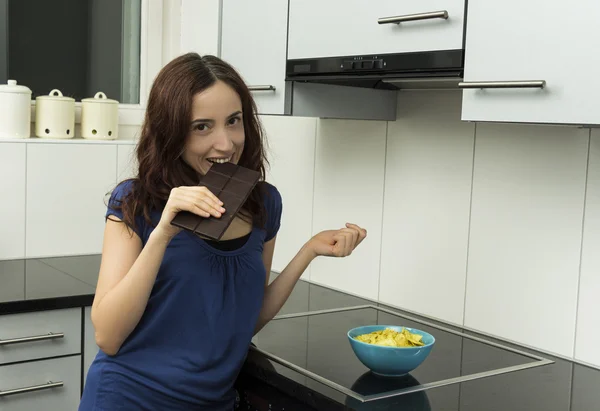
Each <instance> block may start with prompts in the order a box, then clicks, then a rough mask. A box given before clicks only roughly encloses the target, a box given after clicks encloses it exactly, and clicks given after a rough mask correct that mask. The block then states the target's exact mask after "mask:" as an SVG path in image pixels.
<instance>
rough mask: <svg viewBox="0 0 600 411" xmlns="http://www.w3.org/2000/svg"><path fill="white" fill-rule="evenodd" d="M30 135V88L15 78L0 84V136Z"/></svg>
mask: <svg viewBox="0 0 600 411" xmlns="http://www.w3.org/2000/svg"><path fill="white" fill-rule="evenodd" d="M29 137H31V90H30V89H29V88H28V87H25V86H18V85H17V81H16V80H8V82H7V84H0V138H29Z"/></svg>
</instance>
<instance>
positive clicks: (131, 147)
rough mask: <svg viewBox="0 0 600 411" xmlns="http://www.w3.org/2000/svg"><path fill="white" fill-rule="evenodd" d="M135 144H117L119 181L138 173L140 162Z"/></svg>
mask: <svg viewBox="0 0 600 411" xmlns="http://www.w3.org/2000/svg"><path fill="white" fill-rule="evenodd" d="M136 148H137V145H135V144H119V145H118V146H117V181H118V182H119V181H123V180H126V179H128V178H133V177H135V176H136V175H137V168H138V162H137V157H136V153H135V150H136Z"/></svg>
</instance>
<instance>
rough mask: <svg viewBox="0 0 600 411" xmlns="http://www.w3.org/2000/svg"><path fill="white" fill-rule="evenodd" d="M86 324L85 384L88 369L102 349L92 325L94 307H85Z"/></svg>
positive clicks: (84, 348) (84, 350) (84, 351)
mask: <svg viewBox="0 0 600 411" xmlns="http://www.w3.org/2000/svg"><path fill="white" fill-rule="evenodd" d="M83 315H84V322H83V327H84V330H83V364H82V366H83V383H84V384H85V381H86V379H87V373H88V369H89V368H90V365H92V362H93V361H94V358H96V354H98V350H99V349H100V348H99V347H98V345H97V344H96V336H95V330H94V324H92V307H85V309H84V314H83Z"/></svg>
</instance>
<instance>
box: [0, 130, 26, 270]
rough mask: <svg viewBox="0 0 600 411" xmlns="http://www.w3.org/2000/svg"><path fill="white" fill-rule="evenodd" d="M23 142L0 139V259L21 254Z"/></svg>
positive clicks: (23, 207)
mask: <svg viewBox="0 0 600 411" xmlns="http://www.w3.org/2000/svg"><path fill="white" fill-rule="evenodd" d="M26 147H27V145H26V144H24V143H6V142H1V141H0V175H1V176H2V178H1V179H0V192H1V193H3V194H2V197H4V201H2V212H1V213H0V227H2V230H1V232H2V235H0V260H8V259H17V258H23V257H25V181H26V180H25V161H26Z"/></svg>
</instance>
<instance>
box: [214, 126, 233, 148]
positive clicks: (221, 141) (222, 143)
mask: <svg viewBox="0 0 600 411" xmlns="http://www.w3.org/2000/svg"><path fill="white" fill-rule="evenodd" d="M213 147H214V148H215V149H216V150H219V151H224V152H227V151H231V149H233V141H232V139H231V137H230V136H229V133H228V132H227V130H220V131H219V132H218V133H216V135H215V141H214V144H213Z"/></svg>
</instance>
